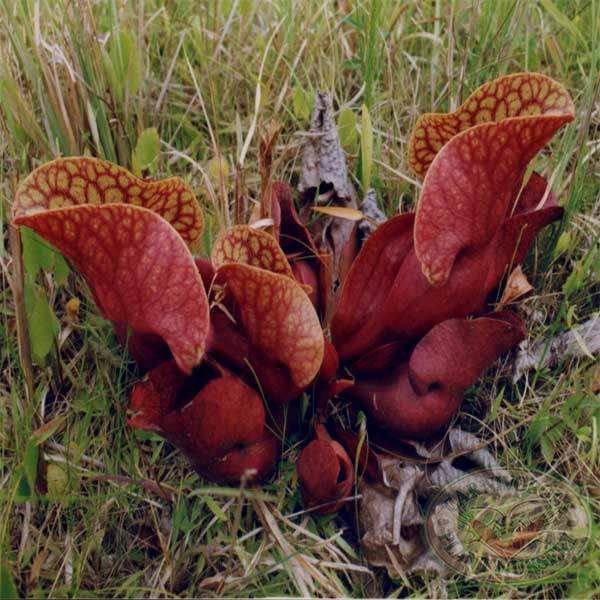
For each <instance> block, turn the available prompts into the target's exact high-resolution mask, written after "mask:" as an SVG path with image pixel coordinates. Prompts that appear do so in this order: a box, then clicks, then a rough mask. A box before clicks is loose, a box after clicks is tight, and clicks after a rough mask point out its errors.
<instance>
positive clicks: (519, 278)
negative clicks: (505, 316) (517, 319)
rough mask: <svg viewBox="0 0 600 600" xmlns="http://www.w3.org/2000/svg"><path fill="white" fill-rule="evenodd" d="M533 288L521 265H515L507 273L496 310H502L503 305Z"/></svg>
mask: <svg viewBox="0 0 600 600" xmlns="http://www.w3.org/2000/svg"><path fill="white" fill-rule="evenodd" d="M532 290H533V286H532V285H531V283H529V280H528V279H527V277H526V276H525V273H523V270H522V269H521V265H517V267H516V269H513V272H512V273H511V274H510V275H509V277H508V281H507V282H506V287H505V288H504V292H503V293H502V298H500V302H499V303H498V306H497V307H496V309H497V310H502V309H503V308H504V307H505V306H507V305H508V304H510V303H511V302H514V301H515V300H518V299H519V298H522V297H523V296H525V294H529V292H531V291H532Z"/></svg>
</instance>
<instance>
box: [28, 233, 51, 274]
mask: <svg viewBox="0 0 600 600" xmlns="http://www.w3.org/2000/svg"><path fill="white" fill-rule="evenodd" d="M21 241H22V243H23V264H24V265H25V272H26V273H27V274H28V275H31V276H32V277H35V276H36V275H37V274H38V272H39V271H40V270H41V269H46V270H50V269H51V268H52V267H53V266H54V255H55V254H56V252H55V251H54V250H53V249H52V248H51V247H50V246H49V245H48V242H46V241H45V240H44V239H42V238H41V237H40V236H39V235H38V234H37V233H35V231H33V230H32V229H29V227H21Z"/></svg>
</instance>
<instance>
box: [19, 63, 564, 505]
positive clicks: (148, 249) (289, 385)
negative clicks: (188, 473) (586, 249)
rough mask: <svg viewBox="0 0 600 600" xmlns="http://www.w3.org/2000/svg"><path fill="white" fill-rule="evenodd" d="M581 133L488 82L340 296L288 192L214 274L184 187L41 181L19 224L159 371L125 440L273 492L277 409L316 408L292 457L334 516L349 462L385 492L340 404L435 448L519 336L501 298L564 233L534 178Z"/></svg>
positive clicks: (445, 134)
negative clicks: (553, 231) (308, 402)
mask: <svg viewBox="0 0 600 600" xmlns="http://www.w3.org/2000/svg"><path fill="white" fill-rule="evenodd" d="M574 117H575V112H574V106H573V102H572V100H571V98H570V97H569V94H568V93H567V91H566V90H565V89H564V88H563V87H562V86H561V85H560V84H558V83H557V82H555V81H553V80H552V79H550V78H548V77H547V76H544V75H541V74H535V73H519V74H516V75H509V76H506V77H502V78H500V79H497V80H495V81H492V82H489V83H487V84H485V85H483V86H482V87H480V88H479V89H477V90H476V91H475V92H474V93H473V94H472V95H471V96H470V97H469V98H468V99H467V100H466V101H465V102H464V103H463V104H462V105H461V106H460V107H459V108H458V109H457V110H456V111H455V112H453V113H450V114H426V115H423V116H422V117H421V118H420V119H419V121H418V122H417V125H416V127H415V130H414V132H413V134H412V137H411V139H410V143H409V151H408V154H409V164H410V165H411V167H412V169H413V170H414V171H415V172H416V173H417V175H418V176H419V177H421V178H422V179H423V185H422V189H421V193H420V198H419V200H418V204H417V208H416V211H415V212H414V213H406V214H400V215H397V216H395V217H392V218H390V219H389V220H387V221H385V222H384V223H382V224H381V225H379V226H378V227H377V228H376V229H375V231H374V232H373V233H372V235H370V237H369V238H368V239H367V240H366V241H364V243H363V244H362V247H361V248H360V250H358V251H356V250H355V249H354V245H353V246H348V248H351V249H350V250H346V254H345V256H344V258H343V261H341V262H343V263H344V265H349V268H347V269H346V268H345V270H344V275H343V277H340V281H341V288H340V289H339V290H338V291H337V292H336V293H335V295H334V296H333V297H331V296H332V294H331V289H332V278H333V277H334V273H333V269H332V268H331V265H332V264H338V263H340V261H339V260H338V259H339V257H331V256H329V255H328V254H327V253H325V252H322V251H319V249H318V248H319V244H318V243H317V239H314V238H313V236H312V235H311V232H310V230H309V228H308V227H307V226H306V225H305V223H304V222H303V219H301V218H300V215H299V213H298V212H297V210H296V206H295V204H294V200H293V195H292V190H291V187H290V186H289V184H287V183H282V182H274V183H273V184H272V185H267V186H265V189H267V190H270V198H263V199H262V201H263V202H269V203H270V205H269V210H268V211H266V212H267V213H268V214H270V215H271V217H272V222H273V224H274V225H273V227H272V232H267V231H265V230H261V229H258V228H254V227H252V226H248V225H236V226H234V227H231V228H229V229H226V230H224V231H221V232H220V233H219V235H218V237H217V239H216V241H215V243H214V245H213V248H212V251H211V255H210V257H199V256H195V255H194V251H195V250H196V248H197V246H198V241H199V240H200V237H201V234H202V231H203V227H204V216H203V213H202V211H201V209H200V206H199V204H198V203H197V201H196V199H195V197H194V194H193V192H192V190H191V188H190V186H189V185H188V184H186V183H185V182H184V181H183V180H181V179H179V178H175V177H174V178H170V179H165V180H162V181H149V180H143V179H139V178H137V177H134V176H133V175H131V174H130V173H129V172H127V171H126V170H124V169H122V168H120V167H118V166H116V165H113V164H110V163H107V162H104V161H100V160H96V159H90V158H64V159H58V160H55V161H52V162H50V163H47V164H44V165H42V166H40V167H39V168H38V169H36V170H35V171H34V172H33V173H32V174H31V175H30V176H29V177H28V178H27V179H25V181H24V182H23V183H22V184H21V185H20V187H19V189H18V191H17V194H16V197H15V200H14V204H13V214H14V223H15V224H16V225H20V226H26V227H29V228H31V229H33V230H34V231H35V232H36V233H37V234H39V235H40V236H41V237H43V238H44V239H45V240H47V241H48V242H49V243H50V244H52V245H53V246H55V247H56V248H57V249H58V250H59V251H61V252H62V253H63V254H64V255H65V256H66V257H67V258H68V259H69V260H70V261H71V262H72V264H73V265H74V267H75V268H76V269H77V270H79V272H80V273H81V274H82V275H83V276H84V278H85V279H86V281H87V283H88V284H89V287H90V290H91V292H92V295H93V297H94V299H95V302H96V304H97V306H98V309H99V310H100V312H101V313H102V314H103V316H104V317H106V318H107V319H108V320H110V321H111V322H112V323H113V326H114V329H115V333H116V335H117V337H118V339H119V340H120V341H121V343H122V344H123V345H126V346H127V348H128V351H129V354H130V356H131V357H132V358H133V359H134V360H135V361H136V362H137V363H138V364H139V365H140V367H141V368H142V369H143V370H146V371H148V375H147V377H146V379H145V380H143V381H141V382H139V383H138V384H137V385H136V386H135V388H134V390H133V393H132V395H131V398H130V401H129V408H130V409H131V411H132V413H133V415H132V417H131V419H130V420H129V423H130V425H132V426H134V427H138V428H140V429H145V430H151V431H155V432H157V433H159V434H160V435H162V436H164V437H165V438H166V439H167V440H169V441H170V442H172V443H173V444H174V445H176V446H178V447H179V448H180V449H181V450H182V451H183V452H184V453H185V454H186V455H187V456H188V458H189V459H190V461H191V463H192V464H193V465H194V467H195V468H196V469H197V470H198V472H200V473H201V474H202V475H203V476H205V477H207V478H210V479H215V480H220V481H228V482H238V481H240V480H241V479H242V478H243V477H247V476H248V474H250V475H251V476H252V477H254V479H255V480H259V479H261V478H264V477H265V476H266V475H267V474H268V473H269V472H270V471H271V470H272V468H273V466H274V465H275V463H276V461H277V459H278V455H279V452H280V449H281V439H280V436H279V435H278V432H280V431H281V421H282V419H281V414H282V410H283V407H285V406H287V405H289V404H290V403H291V402H293V401H294V400H296V399H297V398H299V397H300V396H301V395H302V394H304V393H308V394H311V395H312V396H313V398H314V403H313V404H312V406H315V408H316V410H315V413H314V415H310V417H311V418H314V420H315V439H314V441H312V442H310V443H309V444H308V445H307V446H306V448H305V449H304V450H303V451H302V452H301V454H300V457H299V460H298V471H299V481H300V485H301V489H302V495H303V498H304V500H305V503H306V504H307V506H309V507H314V508H315V510H317V511H318V512H319V513H321V514H326V513H328V512H334V511H335V510H338V509H339V508H340V507H341V506H342V505H343V500H344V499H345V498H347V497H349V496H350V495H351V494H352V489H353V484H354V478H355V472H356V469H354V465H353V461H352V460H351V458H350V455H353V454H356V455H357V459H358V461H359V466H362V467H364V468H365V469H366V473H367V476H368V477H372V478H377V477H378V476H379V475H378V469H377V455H376V454H375V453H373V451H372V450H371V449H369V448H368V447H367V446H366V445H362V446H361V445H360V444H359V443H357V438H356V436H354V435H353V434H352V433H351V432H349V431H342V430H341V429H340V428H339V427H334V426H332V424H331V423H329V424H328V425H326V421H327V419H328V417H329V415H330V414H331V413H332V412H333V411H332V407H333V406H334V404H335V399H336V398H338V397H341V398H342V399H343V401H344V402H346V404H347V403H348V402H350V406H351V407H352V408H353V409H355V410H356V411H359V410H360V411H364V413H365V414H366V416H367V428H368V431H369V437H370V438H372V439H378V436H381V439H384V440H386V441H391V442H392V443H393V442H396V441H402V440H407V439H409V440H427V439H429V438H431V437H432V436H434V435H435V434H437V433H439V431H440V430H442V429H443V428H444V427H445V426H447V424H448V422H449V421H450V419H451V417H452V416H453V415H454V414H455V412H456V411H457V409H458V407H459V406H460V403H461V401H462V398H463V395H464V393H465V391H466V390H467V389H468V388H469V387H471V386H472V385H473V384H474V383H475V382H476V381H477V379H478V378H479V377H480V376H481V374H482V373H483V372H484V370H485V369H486V368H488V367H489V366H490V365H491V364H492V363H493V362H494V361H495V360H496V359H497V358H498V357H499V356H501V355H502V354H503V353H505V352H506V351H507V350H509V349H510V348H511V347H513V346H514V345H515V344H517V343H519V342H520V341H521V340H523V339H524V337H525V336H526V331H525V328H524V325H523V323H522V322H521V319H520V318H519V316H518V315H517V314H516V313H514V312H510V311H507V310H502V311H494V310H493V303H492V302H491V299H492V298H493V297H495V294H497V292H498V290H499V288H500V287H501V286H502V282H503V281H505V280H506V279H507V278H508V277H509V275H510V273H511V272H512V271H513V270H514V269H516V268H517V267H518V266H519V264H520V263H521V262H522V260H523V259H524V257H525V255H526V253H527V251H528V248H529V247H530V245H531V243H532V242H533V240H534V238H535V236H536V235H537V234H538V233H539V231H540V230H541V229H542V228H543V227H544V226H546V225H548V224H550V223H552V222H554V221H556V220H558V219H560V218H561V217H562V214H563V210H562V208H561V207H560V206H558V204H557V199H556V197H555V195H554V194H553V193H552V191H551V190H550V188H549V186H548V185H547V183H546V181H545V179H544V178H543V177H542V176H541V175H539V174H537V173H535V172H532V171H530V169H529V165H530V163H531V161H532V160H533V159H534V157H535V156H536V155H537V154H538V153H539V151H540V150H541V149H542V148H543V147H544V146H545V145H546V144H547V143H548V142H549V141H550V139H551V138H552V137H553V135H554V134H555V133H556V132H557V131H558V130H559V129H560V128H561V127H562V126H563V125H565V124H567V123H569V122H570V121H572V120H573V119H574ZM355 212H356V211H355ZM300 213H301V214H302V211H300ZM342 213H343V211H334V212H333V216H332V217H331V218H338V217H337V216H336V215H338V214H342ZM342 216H343V214H342ZM330 316H331V317H330ZM324 331H325V332H327V335H325V334H324ZM329 335H330V337H329ZM267 415H270V416H269V417H267ZM269 418H270V419H271V422H270V421H269ZM361 470H362V469H361Z"/></svg>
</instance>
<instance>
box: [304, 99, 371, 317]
mask: <svg viewBox="0 0 600 600" xmlns="http://www.w3.org/2000/svg"><path fill="white" fill-rule="evenodd" d="M298 191H299V192H300V204H301V217H302V218H303V220H304V221H305V222H307V223H308V222H309V221H310V216H311V214H312V210H311V209H312V208H313V207H315V206H316V207H325V206H326V207H330V208H334V207H338V208H347V209H353V210H356V211H358V205H359V201H358V195H357V193H356V190H355V189H354V186H353V185H352V183H351V182H350V179H349V177H348V168H347V166H346V158H345V155H344V152H343V150H342V146H341V144H340V140H339V137H338V130H337V127H336V125H335V123H334V121H333V119H332V117H331V100H330V97H329V94H327V93H321V92H317V93H316V95H315V105H314V109H313V114H312V119H311V125H310V131H309V132H308V135H307V136H306V142H305V144H304V155H303V159H302V172H301V174H300V182H299V184H298ZM312 234H313V237H314V239H315V242H316V244H317V248H318V250H319V253H320V254H330V255H331V256H332V263H333V265H332V266H333V269H332V278H331V282H328V285H330V287H331V289H332V293H333V292H335V291H336V290H337V289H338V288H339V286H340V285H341V283H342V282H343V280H344V277H345V275H346V273H347V272H348V270H349V268H350V265H351V264H352V261H353V260H354V257H355V255H356V252H357V251H358V236H357V230H356V224H355V223H354V222H353V221H349V220H348V219H338V218H335V217H334V216H331V215H328V217H327V218H321V219H319V220H317V221H316V222H315V223H314V225H313V227H312ZM333 304H334V303H331V307H328V309H329V314H331V311H332V310H333V308H334V306H333ZM328 316H329V315H326V321H327V317H328Z"/></svg>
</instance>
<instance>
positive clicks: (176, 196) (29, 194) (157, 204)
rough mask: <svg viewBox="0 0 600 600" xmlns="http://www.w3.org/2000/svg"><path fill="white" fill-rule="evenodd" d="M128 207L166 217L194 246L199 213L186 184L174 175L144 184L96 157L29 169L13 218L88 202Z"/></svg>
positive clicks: (201, 220) (200, 218)
mask: <svg viewBox="0 0 600 600" xmlns="http://www.w3.org/2000/svg"><path fill="white" fill-rule="evenodd" d="M119 203H124V204H133V205H134V206H142V207H144V208H148V209H150V210H152V211H153V212H155V213H157V214H159V215H160V216H161V217H163V218H164V219H166V220H167V221H168V222H169V223H171V225H172V226H173V227H174V228H175V230H176V231H177V232H178V233H179V235H180V236H181V237H182V238H183V239H184V240H185V242H186V243H187V244H188V245H190V246H192V247H193V246H194V245H195V244H196V243H197V242H198V241H199V239H200V235H201V234H202V230H203V229H204V215H203V213H202V210H201V209H200V206H199V204H198V202H197V201H196V198H195V197H194V193H193V191H192V189H191V188H190V186H189V185H188V184H187V183H186V182H185V181H183V179H180V178H179V177H170V178H168V179H163V180H161V181H148V180H144V179H140V178H139V177H135V176H134V175H133V174H131V173H130V172H129V171H127V170H126V169H123V168H122V167H119V166H118V165H115V164H113V163H110V162H107V161H104V160H98V159H96V158H85V157H72V158H59V159H57V160H53V161H51V162H48V163H45V164H43V165H42V166H40V167H38V168H37V169H36V170H35V171H33V172H32V173H31V174H30V175H29V176H28V177H27V179H25V181H23V183H22V184H21V185H20V186H19V189H18V190H17V193H16V196H15V200H14V203H13V214H14V216H15V217H20V216H24V215H27V214H31V213H34V212H39V211H43V210H49V209H55V208H66V207H68V206H80V205H84V204H90V205H94V206H98V205H102V204H119Z"/></svg>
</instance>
